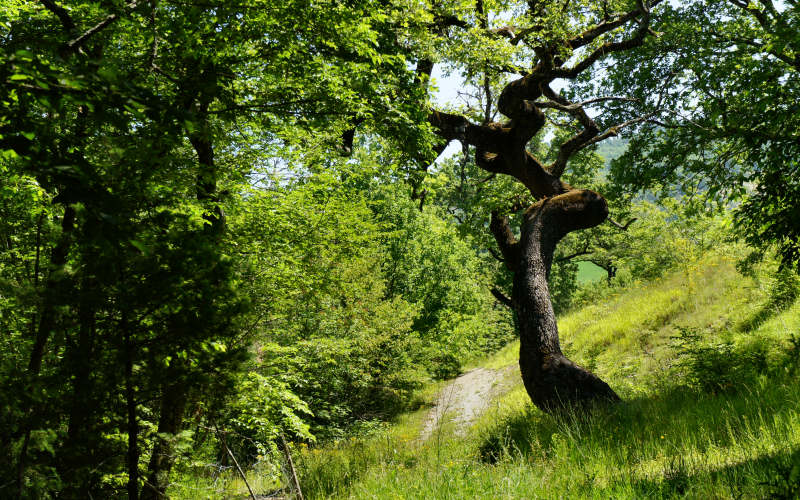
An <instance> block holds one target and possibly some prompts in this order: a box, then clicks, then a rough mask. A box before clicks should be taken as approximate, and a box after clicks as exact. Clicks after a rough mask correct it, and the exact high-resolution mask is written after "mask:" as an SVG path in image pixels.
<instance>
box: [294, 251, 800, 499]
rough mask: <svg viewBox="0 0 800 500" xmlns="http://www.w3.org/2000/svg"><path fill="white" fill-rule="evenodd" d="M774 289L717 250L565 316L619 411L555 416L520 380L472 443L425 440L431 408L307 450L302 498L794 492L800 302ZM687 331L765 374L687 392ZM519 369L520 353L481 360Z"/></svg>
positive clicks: (578, 350) (579, 356)
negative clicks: (773, 298)
mask: <svg viewBox="0 0 800 500" xmlns="http://www.w3.org/2000/svg"><path fill="white" fill-rule="evenodd" d="M764 288H765V285H764V283H762V284H761V285H759V283H757V282H756V281H754V280H752V279H749V278H744V277H742V276H741V275H739V274H738V273H737V272H736V271H735V269H734V266H733V263H732V262H731V260H729V259H727V258H725V257H720V256H716V257H709V258H706V259H705V260H703V261H702V262H699V263H696V264H695V265H691V266H687V267H686V268H685V269H683V270H681V271H679V272H676V273H674V274H673V275H671V276H668V277H666V278H664V279H663V280H661V281H659V282H657V283H652V284H644V285H640V286H636V287H634V288H633V289H629V290H627V291H625V292H623V293H621V294H619V295H618V296H615V297H611V298H609V299H607V300H605V301H602V302H601V303H598V304H596V305H591V306H588V307H586V308H584V309H582V310H580V311H577V312H574V313H572V314H569V315H567V316H566V317H564V318H562V319H561V321H560V326H561V332H562V342H563V347H564V349H565V351H566V352H567V354H568V355H569V356H570V357H572V359H574V360H576V361H577V362H579V363H582V364H583V365H585V366H589V367H591V368H592V369H593V370H595V371H596V372H597V373H598V374H599V375H600V376H602V377H603V378H604V379H605V380H607V381H608V382H609V383H610V384H611V385H612V386H613V387H614V388H615V389H616V390H617V391H618V392H619V393H620V395H621V396H622V397H623V398H624V399H625V402H624V403H623V404H620V405H618V406H615V407H613V408H610V409H605V410H600V411H597V412H595V413H594V414H593V416H592V417H590V418H585V419H575V418H567V419H560V420H557V419H554V418H552V417H549V416H546V415H543V414H542V413H541V412H539V411H537V410H536V409H534V408H531V407H530V405H529V404H528V399H527V396H526V394H525V392H524V389H523V388H522V387H521V385H517V386H516V387H515V388H514V389H512V390H511V391H510V392H508V393H507V394H505V396H503V397H502V398H501V399H500V400H499V401H497V403H496V405H494V406H493V409H492V410H490V411H489V412H488V413H487V414H486V415H484V417H483V418H482V419H481V421H480V422H478V424H477V425H475V427H474V428H473V429H472V431H471V433H470V435H468V436H466V437H462V438H457V439H456V438H453V437H452V436H451V434H450V433H448V429H447V426H446V425H444V426H443V427H442V429H441V431H440V432H437V433H435V434H434V437H433V438H431V439H430V440H428V441H427V442H424V443H420V442H417V441H416V440H415V436H416V435H417V432H418V428H419V425H420V422H421V419H422V414H423V413H424V411H422V412H420V413H418V414H416V415H410V416H408V417H406V420H405V421H404V422H403V423H401V424H399V425H398V426H396V427H394V428H392V429H390V430H389V431H387V432H386V433H385V434H384V435H381V436H380V437H378V438H372V439H368V440H353V441H350V442H346V443H339V444H338V445H336V446H334V447H329V448H325V449H322V450H312V451H306V452H303V453H301V456H300V457H299V462H300V470H301V476H302V477H301V481H302V482H303V484H304V487H305V489H306V491H305V493H306V496H307V497H310V498H316V497H326V496H334V497H341V498H359V499H361V498H426V499H428V498H454V499H455V498H557V497H562V498H564V497H597V498H609V497H614V498H642V497H665V496H666V497H673V496H681V497H690V498H715V497H716V498H728V497H732V498H737V497H738V498H741V497H744V498H752V497H767V496H769V495H770V494H776V493H780V492H785V491H788V488H789V485H788V483H786V480H788V479H789V474H790V470H791V469H790V465H789V464H791V462H792V460H794V461H795V462H797V456H798V450H800V413H798V402H800V385H799V384H798V383H797V382H798V378H797V376H796V375H795V374H792V373H790V372H788V371H786V370H788V369H786V368H782V366H783V365H781V359H782V356H785V355H784V354H782V353H785V351H786V349H787V348H788V346H789V342H788V341H789V338H790V337H791V335H792V334H793V333H796V332H798V330H800V302H798V303H795V305H794V306H792V307H790V308H788V309H786V310H783V311H773V310H768V309H766V308H765V304H766V303H767V296H766V295H767V294H766V292H765V289H764ZM679 326H680V327H689V328H692V329H693V330H695V331H697V332H702V334H703V337H704V340H705V341H709V342H715V343H722V342H731V343H732V345H734V346H737V347H736V348H735V351H734V352H748V351H747V349H748V346H756V347H763V346H765V345H767V346H771V347H770V348H769V349H767V350H766V351H765V352H763V354H764V358H765V359H766V361H767V365H768V368H767V369H765V370H762V374H761V375H758V376H754V377H752V378H750V379H748V380H746V381H744V380H737V381H735V383H733V384H729V386H725V385H721V386H720V387H716V388H712V389H709V390H705V391H703V390H700V389H696V388H688V387H686V386H685V385H684V384H682V383H681V381H682V380H683V379H682V378H681V377H680V374H681V372H680V370H678V369H677V367H676V365H677V354H676V349H675V340H674V339H672V338H671V337H674V336H675V335H676V334H677V333H678V329H677V327H679ZM756 351H757V350H756ZM756 351H754V352H756ZM762 351H763V349H762ZM758 352H761V351H758ZM747 359H749V358H747ZM515 361H516V345H510V346H508V347H507V348H505V349H504V350H503V351H501V352H500V353H498V354H497V355H496V356H494V357H493V358H492V359H490V360H487V361H486V363H484V365H485V366H486V367H490V368H492V367H493V368H498V367H502V366H507V365H509V364H514V363H515ZM723 361H724V358H723ZM712 368H713V367H712ZM723 380H724V377H723ZM784 476H785V477H784Z"/></svg>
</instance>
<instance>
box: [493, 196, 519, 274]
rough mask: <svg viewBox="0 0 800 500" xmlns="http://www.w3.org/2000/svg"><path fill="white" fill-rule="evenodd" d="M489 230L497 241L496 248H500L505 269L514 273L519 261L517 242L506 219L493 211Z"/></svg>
mask: <svg viewBox="0 0 800 500" xmlns="http://www.w3.org/2000/svg"><path fill="white" fill-rule="evenodd" d="M489 229H490V230H491V231H492V234H493V235H494V239H495V240H496V241H497V246H498V247H500V253H501V254H502V255H503V259H504V261H505V264H506V267H507V268H508V270H509V271H512V272H513V271H516V270H517V267H518V265H519V259H520V254H519V252H520V251H519V242H518V241H517V239H516V237H514V233H513V232H512V231H511V226H510V225H509V224H508V217H507V216H505V215H503V216H501V215H498V214H497V211H493V212H492V218H491V221H490V222H489Z"/></svg>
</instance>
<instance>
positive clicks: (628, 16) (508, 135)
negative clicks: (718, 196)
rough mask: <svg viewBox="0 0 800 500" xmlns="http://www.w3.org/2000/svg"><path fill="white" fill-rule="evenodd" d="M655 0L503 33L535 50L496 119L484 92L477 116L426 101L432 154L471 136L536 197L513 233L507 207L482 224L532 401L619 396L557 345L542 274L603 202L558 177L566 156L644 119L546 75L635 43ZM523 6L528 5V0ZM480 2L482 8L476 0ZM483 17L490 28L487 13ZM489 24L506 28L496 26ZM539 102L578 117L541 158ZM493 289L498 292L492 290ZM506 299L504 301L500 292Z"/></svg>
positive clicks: (565, 73) (482, 157) (490, 168)
mask: <svg viewBox="0 0 800 500" xmlns="http://www.w3.org/2000/svg"><path fill="white" fill-rule="evenodd" d="M661 1H662V0H650V1H648V0H639V1H637V2H636V5H635V7H634V8H632V9H631V10H629V11H628V12H622V13H616V14H613V15H609V14H608V13H605V14H604V16H603V18H602V19H598V20H597V23H596V24H594V25H587V26H586V29H585V30H584V31H582V32H580V33H577V34H575V35H574V36H572V37H571V38H563V39H559V38H554V39H551V40H547V41H543V40H527V39H526V38H525V36H526V35H525V31H524V30H522V31H520V32H519V34H518V35H514V34H513V33H511V35H510V41H509V43H510V44H512V45H514V44H516V43H519V42H522V43H526V44H528V45H529V46H530V47H531V48H532V49H533V52H534V53H535V57H534V61H532V64H531V66H530V69H529V70H527V71H525V72H523V76H522V78H518V79H516V80H513V81H511V82H509V83H508V84H507V85H506V86H505V87H504V88H503V91H502V92H501V93H500V95H499V96H498V98H497V111H499V112H500V113H501V114H503V115H504V116H505V117H506V118H507V120H505V121H504V122H502V123H500V122H495V123H489V117H491V116H492V113H491V109H490V104H491V103H490V97H489V92H486V102H485V103H483V104H484V105H485V113H484V122H483V123H481V124H477V123H473V122H471V121H470V120H469V119H467V118H466V117H464V116H461V115H458V114H453V113H445V112H439V111H432V112H431V113H430V114H429V117H428V120H429V122H430V123H431V125H433V127H434V128H435V130H436V133H437V134H438V135H439V137H441V138H442V139H444V141H443V143H442V144H440V145H439V147H438V148H436V149H435V152H436V153H437V154H438V153H441V152H442V150H444V148H445V146H446V145H447V144H448V143H449V142H450V141H454V140H456V141H460V142H462V143H463V144H467V145H470V146H473V147H474V151H475V163H476V165H477V166H479V167H480V168H482V169H483V170H485V171H487V172H490V173H492V174H503V175H508V176H510V177H513V178H514V179H515V180H516V181H517V182H519V183H521V184H522V185H524V186H525V187H526V188H527V189H528V191H529V192H530V194H531V196H532V197H533V199H534V200H537V201H536V202H534V203H533V204H532V205H530V207H529V208H528V209H527V210H526V211H525V213H524V215H523V219H522V221H521V232H520V238H519V240H518V239H517V238H516V237H515V235H514V232H513V231H512V230H511V227H510V225H509V222H508V217H506V216H501V215H498V213H497V212H493V213H492V219H491V224H490V229H491V231H492V233H493V234H494V236H495V239H496V240H497V243H498V246H499V247H500V251H501V253H502V256H503V257H502V260H503V261H504V262H505V264H506V266H507V267H508V269H509V270H511V271H512V272H513V273H514V286H513V291H512V297H511V300H510V302H511V306H512V307H513V309H514V311H515V313H516V316H517V324H518V328H519V335H520V358H519V364H520V369H521V371H522V380H523V382H524V383H525V388H526V389H527V391H528V394H529V395H530V398H531V400H532V401H533V403H534V404H535V405H536V406H538V407H539V408H541V409H542V410H544V411H548V412H554V411H558V410H560V409H562V408H565V407H575V406H578V407H583V406H586V405H587V404H590V403H592V402H595V401H616V400H619V397H618V396H617V395H616V393H615V392H614V391H613V390H612V389H611V388H610V387H609V386H608V384H606V383H605V382H603V381H602V380H600V379H599V378H598V377H597V376H595V375H594V374H592V373H591V372H589V371H587V370H586V369H584V368H581V367H580V366H578V365H576V364H575V363H573V362H572V361H570V360H569V359H567V358H566V357H565V356H564V354H563V353H562V352H561V346H560V344H559V339H558V326H557V325H556V318H555V314H554V312H553V306H552V304H551V302H550V291H549V289H548V286H547V278H548V275H549V273H550V266H551V265H552V262H553V253H554V251H555V248H556V245H557V244H558V242H559V241H560V240H561V239H562V238H563V237H564V236H566V235H567V234H568V233H570V232H571V231H577V230H581V229H588V228H591V227H594V226H597V225H598V224H600V223H602V222H603V221H605V220H606V218H607V217H608V205H607V203H606V200H605V199H604V198H603V197H602V196H600V195H599V194H597V193H595V192H593V191H588V190H581V189H575V188H573V187H572V186H570V185H569V184H567V183H565V182H563V181H562V180H561V177H562V175H563V174H564V172H565V171H566V170H567V167H568V165H569V161H570V159H571V158H572V157H573V156H574V155H575V154H576V153H578V152H579V151H581V150H582V149H585V148H588V147H591V146H592V145H594V144H596V143H598V142H600V141H602V140H603V139H606V138H608V137H613V136H616V135H617V134H618V132H619V130H620V129H622V128H624V127H627V126H630V125H633V124H636V123H640V122H642V121H645V120H648V119H649V118H648V116H647V115H645V116H640V117H638V118H632V119H629V120H627V121H625V122H622V123H617V124H615V125H612V126H605V127H601V126H600V125H599V124H598V123H597V122H596V121H595V120H594V119H593V118H592V116H590V113H587V111H586V109H585V107H584V106H585V105H590V104H598V103H601V102H609V101H616V102H620V101H625V100H628V101H630V100H631V99H629V98H625V97H620V96H604V97H596V98H592V99H588V100H584V101H578V102H572V101H570V100H569V99H568V98H567V97H566V96H565V95H562V94H561V93H560V92H558V91H557V90H554V89H553V88H552V87H551V85H552V84H553V82H554V81H556V80H559V79H561V80H562V81H563V80H567V81H569V80H572V79H575V78H577V77H578V76H579V75H581V74H583V73H584V72H586V71H587V70H588V69H589V68H591V67H592V66H593V65H594V64H595V63H596V62H598V61H600V60H602V59H605V58H607V57H608V56H609V55H611V54H613V53H615V52H621V51H627V50H630V49H633V48H635V47H637V46H639V45H641V44H642V43H643V42H644V40H645V38H646V37H647V36H648V35H649V34H652V30H650V9H651V8H652V7H654V6H655V5H657V4H659V3H660V2H661ZM531 10H532V11H534V10H535V8H534V6H531ZM478 11H479V12H481V11H482V4H481V3H480V2H479V8H478ZM532 13H533V12H532ZM448 26H459V25H458V24H448ZM481 26H482V28H483V29H487V28H488V25H486V23H484V24H483V25H481ZM440 28H442V29H444V27H443V26H440ZM496 33H498V34H499V35H502V36H506V35H505V34H503V33H501V32H499V31H497V32H496ZM623 33H624V34H623ZM589 47H593V48H590V49H587V50H586V51H585V52H583V53H582V54H581V56H580V57H578V58H566V59H565V58H564V57H563V55H564V53H569V54H578V52H574V51H577V50H578V49H581V48H589ZM432 67H433V65H432V63H431V61H429V60H420V61H419V62H418V65H417V73H418V74H419V75H421V77H420V78H419V81H420V82H423V84H424V82H425V81H426V80H427V78H426V77H425V76H430V73H431V69H432ZM487 71H488V69H487ZM545 112H548V113H561V114H562V115H563V114H565V115H567V116H568V117H569V118H570V119H571V121H572V122H573V124H574V125H575V126H576V127H575V129H576V131H575V133H574V135H572V136H571V137H569V138H567V139H566V140H564V141H563V142H562V143H561V144H560V145H559V146H558V150H557V151H556V154H555V155H554V158H553V161H552V162H551V163H549V164H545V163H544V162H542V161H540V160H539V159H538V158H536V157H535V156H534V155H533V154H531V152H530V151H529V150H528V143H529V141H530V140H531V139H532V138H533V137H534V136H536V135H537V134H538V133H539V132H540V131H541V130H542V129H543V128H544V126H545V123H546V122H547V116H546V114H545ZM575 129H573V130H575ZM515 205H516V206H515V207H514V208H513V209H511V210H508V209H506V212H516V211H518V210H519V209H521V208H522V207H520V206H519V204H518V203H516V204H515ZM496 295H498V296H501V297H503V298H504V297H505V296H504V295H503V294H502V293H500V292H499V291H497V293H496ZM504 302H508V301H507V299H506V300H504Z"/></svg>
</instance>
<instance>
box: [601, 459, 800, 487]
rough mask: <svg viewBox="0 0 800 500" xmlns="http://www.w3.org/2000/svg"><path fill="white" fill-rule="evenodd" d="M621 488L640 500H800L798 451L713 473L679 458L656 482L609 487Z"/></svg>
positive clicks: (646, 480)
mask: <svg viewBox="0 0 800 500" xmlns="http://www.w3.org/2000/svg"><path fill="white" fill-rule="evenodd" d="M621 486H624V487H625V489H629V490H633V493H634V496H636V497H639V498H676V497H690V498H702V497H706V496H712V497H713V498H772V499H774V498H777V499H796V498H800V449H797V448H795V449H793V450H791V451H785V452H782V453H773V454H763V455H761V456H758V457H756V458H752V459H749V460H745V461H742V462H738V463H735V464H730V465H726V466H724V467H721V468H718V469H714V470H702V469H700V470H698V469H696V468H692V467H689V466H687V465H686V464H685V462H683V461H682V460H681V459H680V457H677V458H676V459H675V460H673V461H671V462H669V463H668V464H667V466H666V467H665V468H664V470H663V475H662V476H661V477H660V478H655V479H642V480H633V481H630V482H629V483H628V484H624V485H622V484H614V483H612V484H609V489H611V490H614V489H618V488H619V487H621Z"/></svg>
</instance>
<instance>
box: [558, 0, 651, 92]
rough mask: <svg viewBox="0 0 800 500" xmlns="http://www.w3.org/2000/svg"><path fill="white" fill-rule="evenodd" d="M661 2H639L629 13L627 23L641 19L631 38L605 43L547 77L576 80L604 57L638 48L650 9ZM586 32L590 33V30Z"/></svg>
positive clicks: (646, 33) (645, 34) (647, 24)
mask: <svg viewBox="0 0 800 500" xmlns="http://www.w3.org/2000/svg"><path fill="white" fill-rule="evenodd" d="M661 1H663V0H655V1H654V2H653V3H652V4H649V5H648V4H647V3H646V2H645V1H640V2H639V8H638V9H636V10H635V11H631V14H633V15H632V16H631V17H630V18H628V19H627V21H630V20H631V19H635V18H637V17H641V19H639V20H638V21H637V23H638V24H639V27H638V28H636V30H635V31H634V33H633V36H632V37H631V38H628V39H627V40H621V41H618V42H605V43H603V44H602V45H600V46H599V47H597V48H596V49H595V50H593V51H592V52H591V53H589V55H587V56H586V57H585V58H583V60H581V61H580V62H578V63H577V64H575V65H574V66H572V67H571V68H563V67H560V68H554V69H552V70H551V71H550V72H549V74H550V75H549V76H551V77H553V78H569V79H572V78H576V77H577V76H578V75H580V74H581V73H583V72H584V71H585V70H587V69H588V68H589V67H590V66H592V65H593V64H594V63H595V62H597V61H599V60H600V59H602V58H604V57H605V56H607V55H609V54H612V53H614V52H621V51H625V50H630V49H632V48H634V47H638V46H640V45H641V44H642V43H643V42H644V39H645V37H646V36H647V35H648V34H649V33H650V8H651V7H654V6H656V5H658V4H659V3H661ZM627 21H626V22H627ZM622 24H624V23H622ZM620 26H621V25H620ZM595 28H596V27H595ZM595 28H593V29H595ZM588 31H592V29H590V30H588ZM605 32H607V31H603V32H601V33H598V34H597V35H596V36H595V37H594V38H593V39H596V38H597V36H600V35H601V34H603V33H605ZM593 39H592V40H593ZM590 41H591V40H590ZM587 43H588V42H587Z"/></svg>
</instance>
